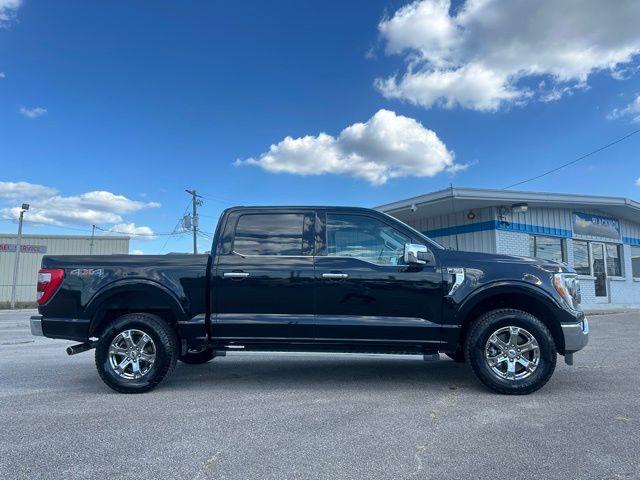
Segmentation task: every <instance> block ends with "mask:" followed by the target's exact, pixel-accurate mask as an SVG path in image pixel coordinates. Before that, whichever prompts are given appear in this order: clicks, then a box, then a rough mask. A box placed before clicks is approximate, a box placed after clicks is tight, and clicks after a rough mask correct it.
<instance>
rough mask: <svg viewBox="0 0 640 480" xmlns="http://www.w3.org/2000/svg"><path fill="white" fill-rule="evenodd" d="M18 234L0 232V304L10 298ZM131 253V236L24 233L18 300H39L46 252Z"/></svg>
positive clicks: (57, 253) (20, 303) (20, 258)
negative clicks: (38, 283)
mask: <svg viewBox="0 0 640 480" xmlns="http://www.w3.org/2000/svg"><path fill="white" fill-rule="evenodd" d="M17 240H18V238H17V234H15V233H14V234H6V233H0V308H2V307H4V308H6V307H7V306H8V305H9V303H10V301H11V287H12V281H13V268H14V262H15V257H16V250H17V248H16V247H17ZM114 253H125V254H126V253H129V237H111V236H108V237H103V236H100V237H98V236H94V237H91V236H78V235H48V234H43V235H31V234H23V235H22V242H21V247H20V257H19V268H18V279H17V282H16V285H17V287H16V302H17V304H18V305H27V304H33V303H34V302H35V301H36V277H37V274H38V269H39V268H40V262H41V261H42V257H43V256H44V255H89V254H93V255H111V254H114Z"/></svg>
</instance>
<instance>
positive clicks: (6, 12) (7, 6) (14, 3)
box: [0, 0, 22, 28]
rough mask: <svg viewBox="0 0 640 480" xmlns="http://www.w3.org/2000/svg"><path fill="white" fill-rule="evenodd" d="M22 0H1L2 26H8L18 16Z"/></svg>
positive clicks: (0, 17) (0, 19)
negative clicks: (17, 12)
mask: <svg viewBox="0 0 640 480" xmlns="http://www.w3.org/2000/svg"><path fill="white" fill-rule="evenodd" d="M21 4H22V0H0V28H2V27H5V26H7V24H9V22H11V20H13V19H14V18H15V16H16V10H18V8H19V7H20V5H21Z"/></svg>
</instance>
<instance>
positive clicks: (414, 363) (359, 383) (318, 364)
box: [163, 356, 487, 391]
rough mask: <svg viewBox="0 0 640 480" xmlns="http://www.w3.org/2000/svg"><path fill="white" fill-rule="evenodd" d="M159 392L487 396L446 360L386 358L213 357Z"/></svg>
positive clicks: (183, 368)
mask: <svg viewBox="0 0 640 480" xmlns="http://www.w3.org/2000/svg"><path fill="white" fill-rule="evenodd" d="M163 387H164V388H171V389H182V388H189V389H194V388H195V389H201V388H202V389H212V390H218V389H220V390H226V391H228V390H260V391H264V390H271V389H273V390H277V389H282V388H286V389H293V390H298V389H299V390H323V391H327V390H341V391H344V390H345V389H353V390H358V391H359V390H369V389H371V390H374V391H380V390H381V389H386V390H397V389H403V390H412V389H424V388H435V387H445V388H449V389H458V388H465V389H469V390H478V391H487V390H486V389H485V388H484V387H483V386H482V385H481V384H480V383H479V382H478V381H477V380H476V379H475V378H474V376H473V374H472V372H471V369H470V368H469V367H468V366H467V365H464V364H458V363H455V362H453V361H451V360H448V359H447V360H441V361H435V362H424V361H422V360H421V359H397V358H393V359H387V358H380V357H377V358H366V357H352V358H330V359H327V358H317V357H316V358H313V357H310V358H304V357H303V356H296V357H290V358H283V357H281V358H273V357H271V358H269V359H268V360H266V361H265V359H264V358H261V357H260V356H251V357H242V358H241V357H233V358H229V357H227V358H216V359H214V360H213V361H211V362H209V363H207V364H204V365H184V364H178V366H177V368H176V371H175V372H174V374H173V375H172V376H171V377H170V378H169V379H167V381H166V383H165V384H164V385H163Z"/></svg>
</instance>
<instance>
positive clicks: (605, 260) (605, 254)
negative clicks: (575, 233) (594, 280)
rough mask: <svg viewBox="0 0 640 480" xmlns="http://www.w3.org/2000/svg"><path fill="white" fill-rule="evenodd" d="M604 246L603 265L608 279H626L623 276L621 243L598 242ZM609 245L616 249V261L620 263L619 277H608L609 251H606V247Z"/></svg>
mask: <svg viewBox="0 0 640 480" xmlns="http://www.w3.org/2000/svg"><path fill="white" fill-rule="evenodd" d="M599 243H602V244H604V265H605V271H606V272H607V277H608V278H613V279H624V278H626V275H625V271H624V248H623V244H622V243H615V242H599ZM609 245H613V246H614V247H616V250H617V251H618V261H619V262H620V275H609V262H608V261H609V250H608V249H607V246H609Z"/></svg>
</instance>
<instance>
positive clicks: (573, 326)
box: [561, 317, 589, 355]
mask: <svg viewBox="0 0 640 480" xmlns="http://www.w3.org/2000/svg"><path fill="white" fill-rule="evenodd" d="M561 327H562V333H563V334H564V353H565V355H566V354H567V353H569V354H570V353H574V352H577V351H578V350H582V349H583V348H584V347H585V346H586V345H587V343H589V321H588V320H587V317H583V318H582V319H581V320H580V321H579V322H577V323H564V324H562V325H561Z"/></svg>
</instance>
